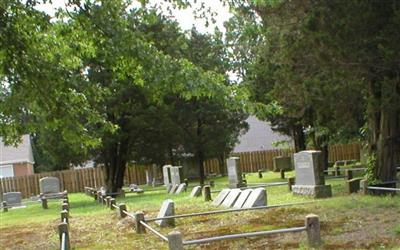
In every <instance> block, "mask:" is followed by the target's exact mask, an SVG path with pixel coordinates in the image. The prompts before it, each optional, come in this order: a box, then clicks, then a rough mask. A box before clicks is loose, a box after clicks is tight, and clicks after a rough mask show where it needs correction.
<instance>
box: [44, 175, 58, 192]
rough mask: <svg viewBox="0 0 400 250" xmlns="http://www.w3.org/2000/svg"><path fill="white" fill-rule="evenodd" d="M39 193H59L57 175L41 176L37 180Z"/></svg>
mask: <svg viewBox="0 0 400 250" xmlns="http://www.w3.org/2000/svg"><path fill="white" fill-rule="evenodd" d="M39 188H40V193H42V194H55V193H60V180H59V179H58V178H57V177H43V178H41V179H40V180H39Z"/></svg>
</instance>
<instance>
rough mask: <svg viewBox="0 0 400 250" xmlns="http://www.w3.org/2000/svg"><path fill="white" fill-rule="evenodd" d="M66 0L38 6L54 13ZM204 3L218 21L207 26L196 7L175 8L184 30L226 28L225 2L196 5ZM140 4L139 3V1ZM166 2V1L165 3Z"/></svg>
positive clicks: (213, 0) (215, 0) (210, 0)
mask: <svg viewBox="0 0 400 250" xmlns="http://www.w3.org/2000/svg"><path fill="white" fill-rule="evenodd" d="M65 2H66V0H65V1H64V0H53V3H52V4H49V3H47V4H41V5H40V6H37V9H39V10H42V11H45V12H47V13H48V14H49V15H54V13H55V11H56V9H57V8H60V7H62V8H64V7H65ZM160 2H164V1H157V0H151V1H150V3H151V5H153V4H154V3H160ZM202 3H203V4H204V5H205V7H206V8H208V7H210V8H211V9H212V11H214V12H216V13H217V16H216V18H215V19H216V23H215V24H212V23H211V22H210V25H209V26H208V27H206V25H205V20H199V19H195V17H194V14H193V10H194V8H188V9H185V10H173V15H174V16H175V18H176V20H177V21H178V22H179V24H180V26H181V28H182V29H183V30H188V29H191V28H192V26H193V25H194V26H195V27H196V28H197V30H198V31H200V32H203V33H205V32H209V33H212V32H213V31H214V28H215V27H218V28H219V30H220V31H222V32H224V31H225V28H224V26H223V23H224V22H225V21H227V20H228V19H229V17H230V16H231V14H230V13H229V8H228V6H223V4H222V3H221V2H220V1H219V0H198V1H197V4H195V5H194V7H195V8H196V7H199V6H200V5H201V4H202ZM137 4H138V3H137ZM165 4H166V3H164V5H165Z"/></svg>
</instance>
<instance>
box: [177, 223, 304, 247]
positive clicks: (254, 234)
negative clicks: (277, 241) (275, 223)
mask: <svg viewBox="0 0 400 250" xmlns="http://www.w3.org/2000/svg"><path fill="white" fill-rule="evenodd" d="M305 230H306V227H305V226H304V227H293V228H285V229H277V230H270V231H259V232H251V233H240V234H230V235H223V236H215V237H210V238H204V239H198V240H188V241H184V242H183V245H193V244H204V243H208V242H212V241H219V240H228V239H237V238H245V237H257V236H265V235H271V234H279V233H291V232H301V231H305Z"/></svg>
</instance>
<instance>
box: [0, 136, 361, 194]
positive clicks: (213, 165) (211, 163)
mask: <svg viewBox="0 0 400 250" xmlns="http://www.w3.org/2000/svg"><path fill="white" fill-rule="evenodd" d="M292 153H293V151H292V150H290V149H276V150H264V151H255V152H241V153H234V154H233V155H234V156H238V157H240V165H241V168H242V171H243V172H257V171H258V170H259V169H268V170H272V169H273V157H275V156H288V155H291V154H292ZM352 159H355V160H359V159H360V145H359V144H357V143H354V144H346V145H334V146H331V147H329V161H332V162H334V161H338V160H352ZM204 165H205V172H206V174H207V175H208V174H210V173H215V174H219V173H220V171H219V164H218V160H216V159H211V160H207V161H206V162H205V163H204ZM149 168H150V165H130V166H128V167H127V169H126V171H125V179H124V181H125V184H129V183H136V184H145V183H146V173H145V170H146V169H149ZM46 176H54V177H57V178H58V179H59V180H60V184H61V190H68V192H70V193H74V192H83V191H84V188H85V187H100V186H104V185H105V183H104V171H103V169H102V168H100V167H98V168H85V169H77V170H64V171H55V172H47V173H40V174H34V175H27V176H21V177H8V178H3V179H0V193H6V192H14V191H18V192H21V193H22V196H23V198H28V197H30V196H33V195H38V194H39V193H40V190H39V180H40V178H43V177H46Z"/></svg>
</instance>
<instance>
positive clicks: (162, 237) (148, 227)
mask: <svg viewBox="0 0 400 250" xmlns="http://www.w3.org/2000/svg"><path fill="white" fill-rule="evenodd" d="M140 224H142V225H143V226H144V227H145V228H147V229H148V230H150V231H151V232H152V233H154V234H155V235H157V236H158V237H160V238H161V239H162V240H164V241H168V239H167V237H166V236H164V235H162V234H161V233H160V232H158V231H157V230H155V229H154V228H152V227H151V226H149V225H148V224H146V223H145V222H144V221H140Z"/></svg>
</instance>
